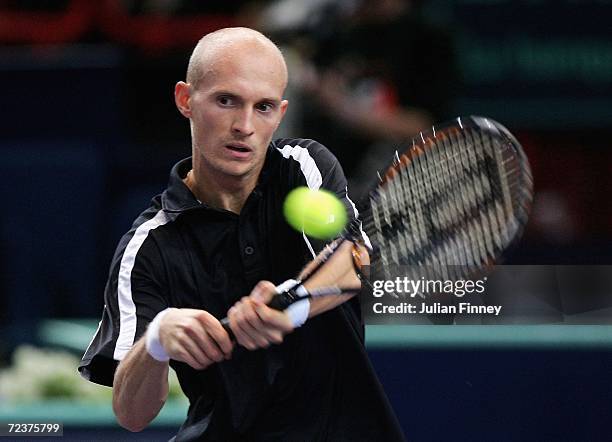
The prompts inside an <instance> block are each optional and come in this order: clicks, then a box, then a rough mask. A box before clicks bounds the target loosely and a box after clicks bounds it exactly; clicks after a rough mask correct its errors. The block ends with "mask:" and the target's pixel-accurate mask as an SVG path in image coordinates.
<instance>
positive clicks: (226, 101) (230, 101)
mask: <svg viewBox="0 0 612 442" xmlns="http://www.w3.org/2000/svg"><path fill="white" fill-rule="evenodd" d="M235 102H236V100H234V97H232V96H231V95H219V96H218V97H217V103H219V104H220V105H221V106H233V105H234V104H235Z"/></svg>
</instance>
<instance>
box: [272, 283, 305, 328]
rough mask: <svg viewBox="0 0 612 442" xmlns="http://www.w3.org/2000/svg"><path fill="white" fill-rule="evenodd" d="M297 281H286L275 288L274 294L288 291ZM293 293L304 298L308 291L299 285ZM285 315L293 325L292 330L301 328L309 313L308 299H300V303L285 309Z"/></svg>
mask: <svg viewBox="0 0 612 442" xmlns="http://www.w3.org/2000/svg"><path fill="white" fill-rule="evenodd" d="M296 283H297V281H296V280H295V279H288V280H286V281H285V282H283V283H282V284H279V285H277V286H276V292H277V293H282V292H285V291H287V290H289V289H290V288H291V287H293V286H294V285H295V284H296ZM295 293H296V294H297V295H298V296H306V295H307V294H308V291H307V290H306V288H305V287H304V286H303V285H300V286H299V287H298V288H297V289H296V290H295ZM285 313H287V316H289V319H291V323H292V324H293V328H298V327H301V326H302V325H303V324H304V323H305V322H306V320H307V319H308V314H309V313H310V299H308V298H306V299H302V300H301V301H297V302H294V303H293V304H291V305H290V306H289V307H287V308H286V309H285Z"/></svg>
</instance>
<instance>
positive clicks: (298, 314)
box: [285, 298, 310, 328]
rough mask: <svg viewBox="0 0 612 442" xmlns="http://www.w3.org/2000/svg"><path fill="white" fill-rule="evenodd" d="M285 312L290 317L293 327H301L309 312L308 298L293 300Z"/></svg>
mask: <svg viewBox="0 0 612 442" xmlns="http://www.w3.org/2000/svg"><path fill="white" fill-rule="evenodd" d="M285 313H287V316H289V319H291V323H292V324H293V328H298V327H301V326H302V325H304V322H306V320H307V319H308V314H309V313H310V299H308V298H306V299H302V300H300V301H297V302H294V303H293V304H291V305H290V306H289V307H287V308H286V309H285Z"/></svg>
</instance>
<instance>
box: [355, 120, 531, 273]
mask: <svg viewBox="0 0 612 442" xmlns="http://www.w3.org/2000/svg"><path fill="white" fill-rule="evenodd" d="M436 138H437V140H431V139H428V141H426V142H425V144H427V146H426V147H425V148H424V149H423V151H422V152H421V153H419V154H417V155H412V158H410V156H408V157H407V158H409V159H408V161H401V160H400V159H399V156H396V157H397V158H396V165H395V166H394V168H393V171H394V173H392V174H387V176H386V183H385V185H383V187H381V188H379V190H378V191H377V192H376V193H375V194H373V196H372V198H371V200H370V210H369V211H368V214H367V215H366V216H365V217H364V223H363V227H364V230H365V231H366V232H368V233H369V235H370V236H371V237H374V238H375V241H374V242H375V243H376V244H377V245H378V247H377V251H378V253H375V254H374V257H373V260H372V263H371V266H372V268H373V269H374V268H376V267H380V268H383V269H384V268H387V267H390V266H391V265H393V264H396V265H431V266H438V267H445V266H456V265H459V266H467V267H468V268H472V267H473V268H476V267H481V266H483V265H485V264H486V263H487V261H490V260H492V259H493V257H494V256H496V254H498V253H499V252H501V250H502V249H503V248H504V247H505V245H506V244H507V242H508V241H509V239H510V238H511V237H512V236H513V234H514V231H515V230H516V229H517V225H518V223H517V222H513V220H514V218H515V215H516V213H515V212H516V210H515V208H514V205H513V201H514V200H515V199H517V198H516V195H515V194H516V193H517V190H518V189H521V186H523V185H524V184H523V182H524V178H522V177H521V174H522V170H521V168H520V164H519V162H518V161H517V160H516V159H514V158H513V156H512V155H513V152H512V148H511V146H510V147H504V145H503V143H502V142H501V141H499V140H497V139H493V138H492V137H491V136H490V135H488V134H484V133H481V132H479V131H471V130H463V131H449V132H448V133H447V134H442V136H440V134H438V137H436ZM423 140H425V138H423ZM398 160H399V161H398ZM406 163H407V164H406ZM370 232H372V233H370Z"/></svg>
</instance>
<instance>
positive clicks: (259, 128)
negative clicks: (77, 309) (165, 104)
mask: <svg viewBox="0 0 612 442" xmlns="http://www.w3.org/2000/svg"><path fill="white" fill-rule="evenodd" d="M286 85H287V67H286V65H285V62H284V59H283V57H282V55H281V53H280V51H279V50H278V48H277V47H276V46H275V45H274V43H272V42H271V41H270V40H268V39H267V38H266V37H265V36H263V35H262V34H260V33H259V32H257V31H254V30H251V29H246V28H231V29H222V30H219V31H216V32H213V33H211V34H208V35H206V36H204V37H203V38H202V39H201V40H200V42H199V43H198V44H197V46H196V48H195V49H194V51H193V54H192V56H191V58H190V60H189V66H188V69H187V78H186V82H182V81H181V82H179V83H177V85H176V88H175V101H176V106H177V108H178V110H179V112H180V113H181V114H182V115H184V116H185V117H186V118H188V119H189V123H190V127H191V136H192V157H190V158H187V159H185V160H183V161H180V162H179V163H178V164H176V165H175V166H174V167H173V168H172V171H171V172H170V180H169V184H168V188H167V189H166V190H165V191H164V192H163V193H162V194H161V195H159V196H157V197H155V198H154V199H153V200H152V203H151V206H150V207H149V208H148V209H147V210H145V211H144V212H143V213H142V214H141V215H140V216H139V217H138V218H137V219H136V221H135V222H134V224H133V226H132V228H131V229H130V231H129V232H128V233H127V234H126V235H125V236H124V237H123V238H122V239H121V241H120V243H119V245H118V247H117V251H116V253H115V256H114V258H113V262H112V265H111V270H110V274H109V279H108V282H107V285H106V289H105V306H104V311H103V316H102V321H101V323H100V326H99V328H98V330H97V331H96V334H95V336H94V338H93V340H92V342H91V344H90V346H89V347H88V349H87V351H86V353H85V355H84V356H83V360H82V362H81V365H80V367H79V371H80V372H81V374H82V375H83V376H84V377H85V378H87V379H89V380H91V381H93V382H96V383H100V384H104V385H108V386H112V387H113V409H114V411H115V414H116V416H117V419H118V421H119V423H120V424H121V425H122V426H124V427H125V428H127V429H129V430H131V431H140V430H142V429H143V428H145V427H146V426H147V424H148V423H149V422H151V420H153V419H154V418H155V416H156V415H157V414H158V413H159V411H160V409H161V408H162V406H163V404H164V402H165V400H166V397H167V394H168V381H167V378H168V367H169V366H172V368H173V369H174V370H176V372H177V374H178V377H179V380H180V383H181V387H182V389H183V391H184V392H185V394H186V395H187V397H188V398H189V403H190V406H189V411H188V415H187V418H186V420H185V422H184V423H183V425H182V426H181V428H180V430H179V432H178V434H177V436H176V437H175V440H176V441H195V440H198V441H199V440H204V441H209V440H210V441H212V440H215V441H233V440H240V441H245V440H254V441H262V440H266V441H327V440H329V441H341V440H346V441H395V440H403V436H402V433H401V430H400V428H399V425H398V423H397V420H396V418H395V416H394V414H393V411H392V410H391V408H390V406H389V404H388V401H387V399H386V396H385V394H384V391H383V390H382V388H381V386H380V384H379V382H378V380H377V378H376V375H375V373H374V371H373V369H372V367H371V365H370V363H369V361H368V358H367V355H366V352H365V350H364V346H363V326H362V322H361V317H360V312H359V305H358V301H357V299H356V298H353V299H349V298H350V296H348V295H347V296H329V297H324V298H318V299H315V300H310V301H308V300H302V301H299V302H298V303H296V304H294V305H292V306H291V307H290V308H289V309H287V310H285V311H276V310H272V309H270V308H268V307H267V306H266V302H268V301H269V300H270V299H271V297H272V296H273V295H274V294H275V293H276V289H275V284H279V283H282V282H283V281H285V280H287V279H288V278H291V277H294V276H295V275H296V274H297V273H298V272H299V271H300V268H302V267H303V266H304V265H305V264H306V263H307V261H308V260H309V259H312V258H313V257H314V256H315V253H316V251H318V250H319V249H320V248H321V247H322V246H323V244H321V243H317V242H315V241H313V240H311V239H310V238H308V237H307V236H305V235H303V234H301V233H298V232H296V231H293V230H292V229H291V228H290V227H288V225H287V224H286V222H285V221H284V219H283V216H282V203H283V201H284V198H285V196H286V195H287V193H288V192H289V191H290V190H291V189H293V188H295V187H297V186H304V185H306V186H309V187H310V188H314V189H316V188H325V189H328V190H330V191H332V192H334V193H335V194H336V195H338V196H339V197H340V198H341V199H342V200H343V201H344V203H345V204H346V207H347V209H348V210H349V213H351V214H353V213H354V212H355V210H354V206H353V204H352V202H351V201H350V200H349V198H348V195H347V189H346V180H345V177H344V175H343V172H342V168H341V166H340V165H339V164H338V162H337V160H336V159H335V157H334V156H333V155H332V154H331V153H330V152H329V151H328V150H327V149H326V148H325V147H324V146H322V145H321V144H319V143H317V142H316V141H313V140H308V139H299V138H298V139H280V140H276V141H271V140H272V135H273V133H274V131H275V130H276V129H277V127H278V125H279V124H280V122H281V119H282V118H283V115H284V114H285V112H286V110H287V105H288V103H287V101H286V100H283V93H284V90H285V87H286ZM350 249H351V247H350V243H346V244H344V245H343V246H342V248H341V250H340V252H339V253H337V254H335V255H334V256H333V257H332V258H331V259H330V261H329V262H328V263H326V264H325V266H324V267H323V268H322V269H321V270H320V271H319V272H318V273H317V275H316V277H313V278H312V281H313V282H312V284H319V285H327V284H330V283H332V282H341V283H342V285H351V284H352V285H353V286H355V285H358V284H359V281H358V279H357V277H356V275H355V273H354V271H353V266H352V261H351V260H352V258H351V255H350ZM245 295H246V296H245ZM226 315H227V316H228V318H229V321H230V327H231V330H232V332H233V334H234V335H235V341H233V340H232V339H231V338H230V336H228V333H227V332H226V331H225V330H224V328H223V327H222V325H221V323H220V322H219V318H223V317H225V316H226Z"/></svg>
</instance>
